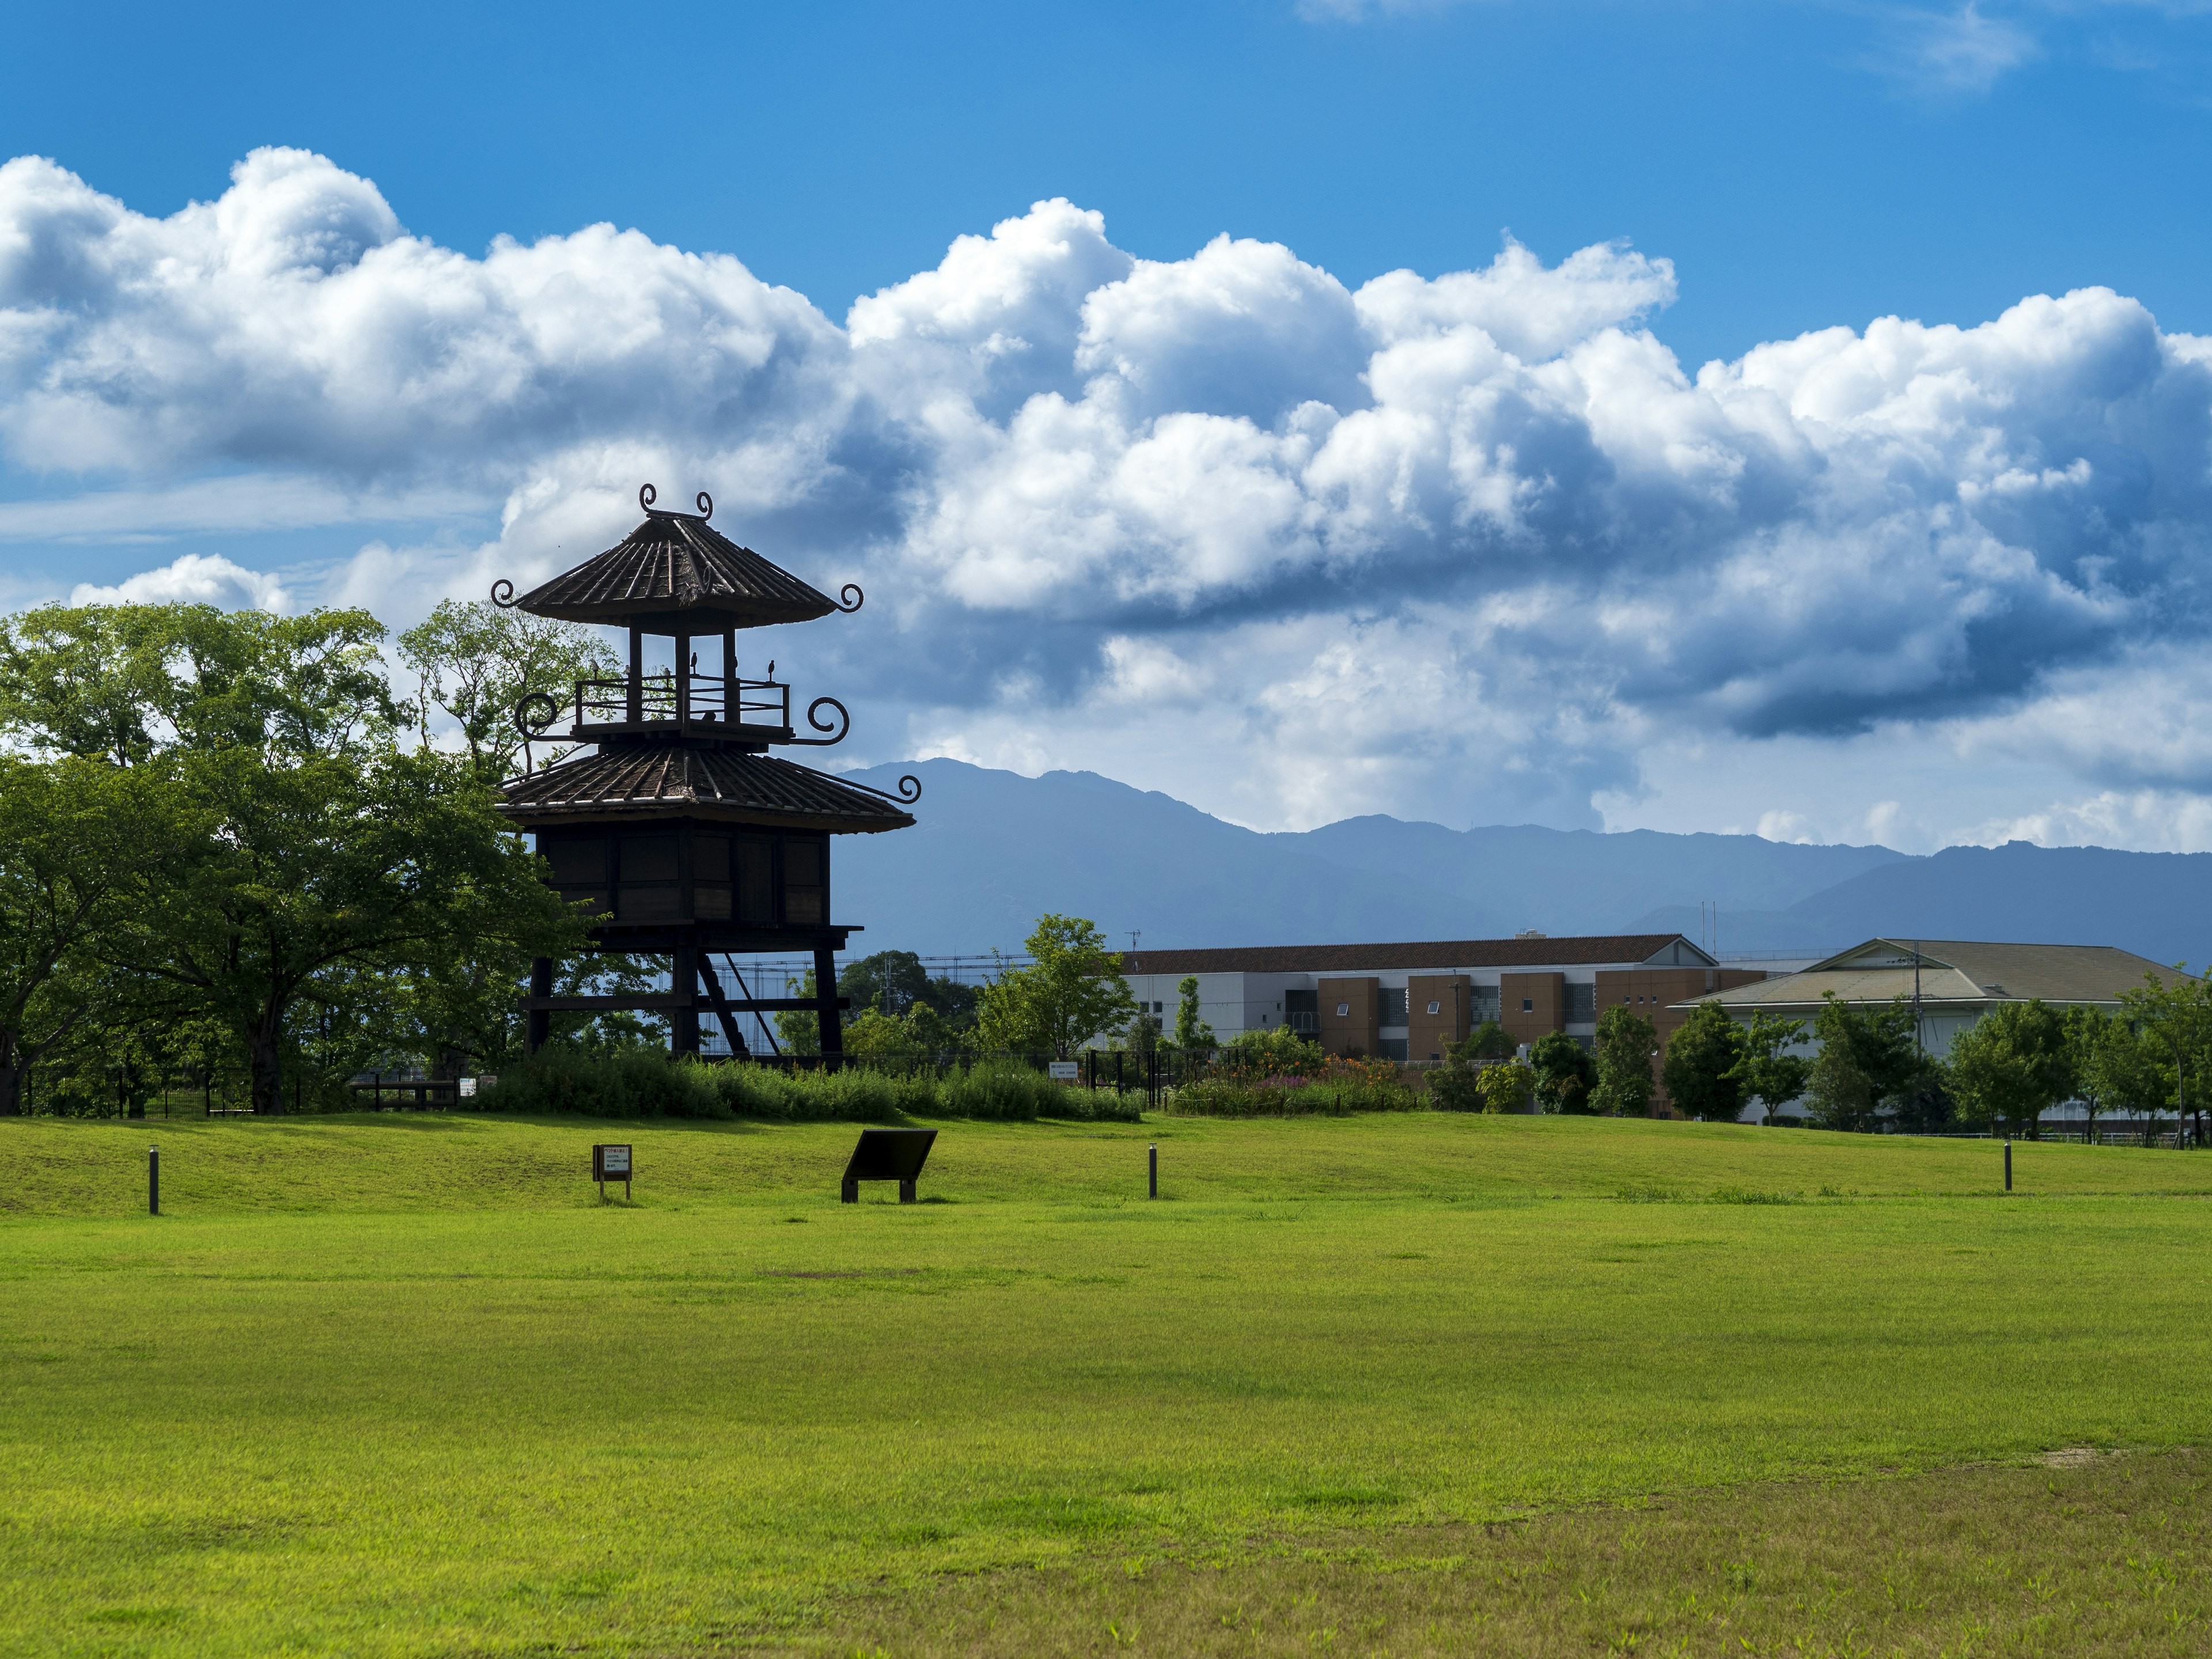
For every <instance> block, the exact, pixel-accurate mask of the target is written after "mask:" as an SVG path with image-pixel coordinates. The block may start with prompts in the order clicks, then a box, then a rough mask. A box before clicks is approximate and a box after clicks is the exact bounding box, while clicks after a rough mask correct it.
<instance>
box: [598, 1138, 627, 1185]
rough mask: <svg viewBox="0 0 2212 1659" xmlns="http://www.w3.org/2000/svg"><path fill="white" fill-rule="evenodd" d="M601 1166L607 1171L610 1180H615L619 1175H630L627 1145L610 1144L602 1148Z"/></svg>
mask: <svg viewBox="0 0 2212 1659" xmlns="http://www.w3.org/2000/svg"><path fill="white" fill-rule="evenodd" d="M599 1167H600V1168H601V1169H603V1170H605V1171H606V1172H607V1179H608V1180H610V1181H612V1180H614V1179H615V1178H616V1177H617V1176H626V1175H628V1174H629V1147H627V1146H608V1147H605V1148H604V1149H602V1151H601V1152H600V1153H599Z"/></svg>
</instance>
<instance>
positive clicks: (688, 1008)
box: [668, 945, 699, 1060]
mask: <svg viewBox="0 0 2212 1659" xmlns="http://www.w3.org/2000/svg"><path fill="white" fill-rule="evenodd" d="M668 983H669V988H670V989H671V990H672V991H674V992H675V993H676V998H677V1001H676V1006H675V1007H673V1008H671V1010H669V1013H668V1052H669V1053H670V1054H673V1055H675V1056H676V1057H677V1058H678V1060H681V1059H683V1058H684V1055H686V1054H690V1055H691V1056H692V1057H693V1058H695V1059H696V1057H697V1056H698V1053H699V1003H698V997H699V947H698V946H697V945H678V946H677V947H676V971H675V972H674V973H673V974H672V975H670V977H669V981H668Z"/></svg>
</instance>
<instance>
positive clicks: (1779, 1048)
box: [1736, 1009, 1812, 1125]
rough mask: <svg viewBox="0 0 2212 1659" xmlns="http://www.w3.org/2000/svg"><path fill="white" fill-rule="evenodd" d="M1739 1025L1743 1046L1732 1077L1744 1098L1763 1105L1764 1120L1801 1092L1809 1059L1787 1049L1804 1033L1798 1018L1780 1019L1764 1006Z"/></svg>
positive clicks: (1801, 1022)
mask: <svg viewBox="0 0 2212 1659" xmlns="http://www.w3.org/2000/svg"><path fill="white" fill-rule="evenodd" d="M1742 1029H1743V1049H1742V1052H1741V1054H1739V1055H1738V1056H1737V1058H1736V1081H1737V1084H1738V1085H1739V1086H1740V1087H1741V1089H1742V1091H1743V1093H1744V1096H1745V1097H1746V1098H1747V1099H1751V1100H1756V1101H1758V1102H1759V1103H1761V1104H1762V1105H1764V1106H1765V1108H1766V1121H1767V1122H1768V1124H1770V1125H1771V1124H1772V1123H1773V1122H1774V1121H1775V1115H1776V1114H1777V1113H1778V1112H1779V1111H1780V1110H1781V1109H1782V1108H1784V1106H1787V1105H1788V1104H1789V1103H1790V1102H1791V1101H1793V1100H1795V1099H1796V1098H1797V1097H1799V1096H1800V1095H1802V1094H1803V1093H1804V1092H1805V1080H1806V1074H1807V1073H1809V1072H1810V1071H1811V1070H1812V1061H1811V1060H1808V1059H1807V1058H1806V1057H1805V1056H1804V1055H1802V1054H1792V1053H1790V1050H1791V1049H1792V1048H1796V1046H1797V1044H1798V1043H1799V1042H1801V1041H1802V1039H1803V1037H1804V1035H1805V1022H1804V1021H1803V1020H1802V1019H1784V1018H1779V1017H1778V1016H1776V1015H1773V1014H1770V1013H1768V1012H1766V1011H1765V1010H1764V1009H1754V1010H1753V1012H1752V1016H1751V1023H1750V1024H1748V1025H1746V1026H1745V1027H1743V1028H1742Z"/></svg>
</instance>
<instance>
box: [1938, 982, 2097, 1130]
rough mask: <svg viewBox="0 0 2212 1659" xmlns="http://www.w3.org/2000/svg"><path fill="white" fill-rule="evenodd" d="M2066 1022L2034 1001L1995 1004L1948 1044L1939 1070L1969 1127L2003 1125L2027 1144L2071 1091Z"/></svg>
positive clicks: (2072, 1056) (2043, 1004)
mask: <svg viewBox="0 0 2212 1659" xmlns="http://www.w3.org/2000/svg"><path fill="white" fill-rule="evenodd" d="M2073 1060H2074V1055H2073V1048H2072V1045H2071V1044H2070V1043H2069V1042H2068V1040H2067V1030H2066V1021H2065V1019H2064V1018H2063V1016H2062V1015H2061V1014H2060V1013H2059V1012H2058V1011H2057V1009H2055V1008H2053V1007H2051V1006H2050V1005H2049V1004H2047V1003H2045V1002H2044V1001H2042V1000H2040V999H2037V998H2031V999H2030V1000H2027V1001H2026V1002H2001V1003H1999V1004H1998V1005H1997V1006H1996V1007H1994V1008H1992V1009H1990V1011H1989V1012H1987V1013H1985V1014H1984V1015H1983V1016H1982V1017H1981V1018H1979V1019H1978V1020H1976V1021H1975V1022H1974V1023H1973V1024H1972V1025H1970V1026H1968V1027H1967V1028H1966V1030H1964V1031H1961V1032H1960V1034H1959V1035H1958V1036H1956V1037H1955V1038H1954V1039H1953V1040H1952V1043H1951V1052H1950V1054H1948V1056H1946V1059H1945V1063H1944V1071H1945V1073H1946V1075H1947V1077H1948V1079H1949V1083H1950V1087H1951V1092H1952V1094H1953V1095H1954V1096H1955V1097H1957V1100H1958V1102H1959V1107H1960V1116H1961V1118H1963V1119H1964V1120H1965V1121H1966V1122H1969V1123H1986V1124H1990V1125H1991V1126H1993V1127H1994V1126H1996V1125H1998V1124H2003V1125H2006V1126H2008V1127H2010V1129H2011V1130H2012V1132H2013V1133H2015V1134H2017V1133H2023V1132H2024V1133H2026V1134H2027V1136H2028V1137H2029V1138H2030V1139H2033V1138H2034V1136H2035V1134H2036V1132H2037V1130H2038V1128H2039V1127H2040V1125H2041V1123H2042V1121H2043V1115H2044V1113H2045V1112H2046V1111H2048V1110H2050V1109H2051V1107H2053V1106H2056V1105H2057V1103H2059V1102H2060V1101H2062V1100H2064V1099H2066V1098H2068V1097H2069V1096H2071V1095H2072V1094H2073V1092H2074V1064H2073Z"/></svg>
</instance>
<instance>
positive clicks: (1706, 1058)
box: [1660, 1002, 1747, 1123]
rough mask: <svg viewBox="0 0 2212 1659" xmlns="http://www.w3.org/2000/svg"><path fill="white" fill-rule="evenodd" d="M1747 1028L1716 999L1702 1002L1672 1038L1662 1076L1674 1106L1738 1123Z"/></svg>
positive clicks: (1690, 1113) (1694, 1114)
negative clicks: (1733, 1017)
mask: <svg viewBox="0 0 2212 1659" xmlns="http://www.w3.org/2000/svg"><path fill="white" fill-rule="evenodd" d="M1746 1053H1747V1042H1746V1039H1745V1036H1744V1030H1743V1027H1742V1026H1741V1025H1739V1024H1736V1023H1735V1020H1733V1019H1731V1018H1729V1012H1728V1010H1727V1009H1725V1008H1723V1007H1722V1006H1721V1005H1720V1004H1719V1003H1717V1002H1700V1003H1699V1005H1698V1006H1696V1007H1695V1008H1692V1010H1691V1011H1690V1017H1689V1018H1687V1019H1686V1020H1684V1021H1683V1022H1682V1024H1681V1025H1680V1029H1678V1030H1676V1031H1675V1033H1674V1036H1671V1037H1669V1038H1668V1039H1667V1053H1666V1058H1665V1060H1663V1061H1662V1064H1661V1067H1660V1078H1661V1080H1662V1082H1664V1083H1665V1084H1666V1085H1667V1098H1668V1101H1669V1102H1670V1103H1672V1104H1673V1106H1674V1109H1675V1110H1677V1111H1679V1112H1681V1113H1683V1114H1685V1115H1687V1116H1690V1117H1701V1118H1704V1119H1705V1121H1707V1122H1709V1123H1733V1122H1735V1121H1736V1119H1737V1118H1738V1117H1739V1116H1741V1115H1742V1112H1743V1100H1744V1095H1743V1060H1744V1056H1745V1054H1746Z"/></svg>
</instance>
